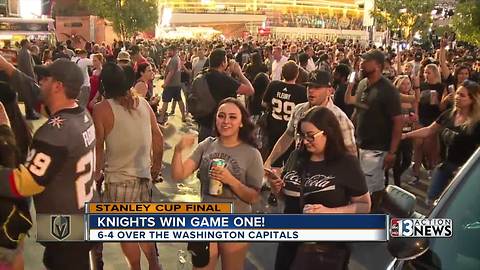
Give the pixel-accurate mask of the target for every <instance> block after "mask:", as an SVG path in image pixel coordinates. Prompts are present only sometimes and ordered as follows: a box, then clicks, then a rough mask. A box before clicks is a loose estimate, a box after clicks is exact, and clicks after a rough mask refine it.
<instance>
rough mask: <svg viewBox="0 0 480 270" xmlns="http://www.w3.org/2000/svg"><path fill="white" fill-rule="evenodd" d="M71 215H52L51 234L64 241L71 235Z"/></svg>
mask: <svg viewBox="0 0 480 270" xmlns="http://www.w3.org/2000/svg"><path fill="white" fill-rule="evenodd" d="M70 220H71V219H70V216H66V215H52V216H50V234H52V236H53V237H55V238H57V239H58V240H60V241H62V240H64V239H65V238H67V237H68V236H69V235H70V227H71V226H70Z"/></svg>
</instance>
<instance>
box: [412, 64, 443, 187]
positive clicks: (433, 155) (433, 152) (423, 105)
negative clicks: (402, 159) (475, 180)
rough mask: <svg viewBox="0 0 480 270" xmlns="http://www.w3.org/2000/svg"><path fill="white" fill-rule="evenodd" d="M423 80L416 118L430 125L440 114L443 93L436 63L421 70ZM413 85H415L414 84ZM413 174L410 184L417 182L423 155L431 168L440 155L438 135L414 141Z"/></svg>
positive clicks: (421, 122)
mask: <svg viewBox="0 0 480 270" xmlns="http://www.w3.org/2000/svg"><path fill="white" fill-rule="evenodd" d="M423 77H424V82H422V83H421V84H420V100H419V104H418V118H419V119H418V120H419V124H420V126H422V127H427V126H429V125H431V124H432V123H433V122H434V121H435V119H437V118H438V116H440V101H441V98H442V96H443V95H444V92H445V91H444V90H445V86H444V84H443V83H442V78H441V76H440V70H439V68H438V66H437V65H436V64H427V65H426V66H425V68H424V71H423ZM414 87H415V86H414ZM414 149H415V154H414V162H415V164H414V165H413V175H414V177H415V179H414V180H413V181H411V182H410V184H416V183H418V182H419V175H420V166H421V164H422V161H424V157H425V161H426V162H425V163H424V166H425V169H427V170H431V169H433V168H434V167H435V166H436V165H437V163H438V160H439V157H440V146H439V142H438V137H437V136H436V135H433V136H432V137H429V138H424V139H421V140H416V141H415V146H414Z"/></svg>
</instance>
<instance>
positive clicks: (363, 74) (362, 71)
mask: <svg viewBox="0 0 480 270" xmlns="http://www.w3.org/2000/svg"><path fill="white" fill-rule="evenodd" d="M373 73H375V71H373V70H372V71H367V70H366V69H360V78H362V79H364V78H367V77H368V76H370V75H372V74H373Z"/></svg>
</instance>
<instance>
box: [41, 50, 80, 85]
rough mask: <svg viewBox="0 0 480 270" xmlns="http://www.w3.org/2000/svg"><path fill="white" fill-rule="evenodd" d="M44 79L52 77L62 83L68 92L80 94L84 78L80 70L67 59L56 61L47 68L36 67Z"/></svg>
mask: <svg viewBox="0 0 480 270" xmlns="http://www.w3.org/2000/svg"><path fill="white" fill-rule="evenodd" d="M37 68H38V69H39V71H41V73H42V74H43V75H44V77H52V78H54V79H55V80H57V81H59V82H62V83H63V85H64V86H65V87H67V88H68V89H69V90H70V91H78V92H80V87H81V86H82V85H83V82H84V78H83V74H82V70H81V69H80V67H78V66H77V64H75V63H73V62H72V61H70V60H68V59H63V58H60V59H57V60H55V61H54V62H53V63H51V64H50V65H48V66H40V67H37Z"/></svg>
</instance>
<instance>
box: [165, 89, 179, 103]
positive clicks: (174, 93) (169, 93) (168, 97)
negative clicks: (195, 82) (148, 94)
mask: <svg viewBox="0 0 480 270" xmlns="http://www.w3.org/2000/svg"><path fill="white" fill-rule="evenodd" d="M172 99H173V100H175V101H180V100H182V87H180V86H168V87H165V89H163V93H162V101H163V102H170V101H172Z"/></svg>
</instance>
